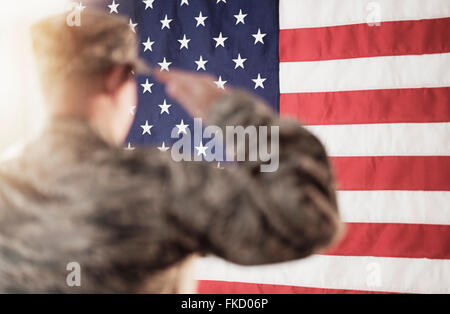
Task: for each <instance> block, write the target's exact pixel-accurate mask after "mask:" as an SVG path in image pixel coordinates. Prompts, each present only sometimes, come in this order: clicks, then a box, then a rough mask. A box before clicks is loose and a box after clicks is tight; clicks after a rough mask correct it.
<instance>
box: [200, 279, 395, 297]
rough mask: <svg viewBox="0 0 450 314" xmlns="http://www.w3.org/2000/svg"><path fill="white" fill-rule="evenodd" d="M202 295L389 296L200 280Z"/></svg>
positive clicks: (353, 291) (366, 292)
mask: <svg viewBox="0 0 450 314" xmlns="http://www.w3.org/2000/svg"><path fill="white" fill-rule="evenodd" d="M197 291H198V293H200V294H387V292H376V291H362V290H345V289H323V288H309V287H296V286H283V285H268V284H258V283H244V282H229V281H212V280H200V281H199V282H198V288H197Z"/></svg>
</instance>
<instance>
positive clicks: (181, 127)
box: [176, 120, 189, 134]
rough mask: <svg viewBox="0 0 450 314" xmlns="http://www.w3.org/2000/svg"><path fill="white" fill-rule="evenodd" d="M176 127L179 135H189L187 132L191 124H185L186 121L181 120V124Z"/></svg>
mask: <svg viewBox="0 0 450 314" xmlns="http://www.w3.org/2000/svg"><path fill="white" fill-rule="evenodd" d="M176 126H177V128H178V134H180V133H184V134H187V130H186V129H187V127H188V126H189V124H184V121H183V120H181V124H177V125H176Z"/></svg>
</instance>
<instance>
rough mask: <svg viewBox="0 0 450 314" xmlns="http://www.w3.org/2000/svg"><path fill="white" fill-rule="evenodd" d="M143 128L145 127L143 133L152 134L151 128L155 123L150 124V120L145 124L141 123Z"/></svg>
mask: <svg viewBox="0 0 450 314" xmlns="http://www.w3.org/2000/svg"><path fill="white" fill-rule="evenodd" d="M141 128H142V129H143V131H142V135H144V134H146V133H147V134H149V135H152V132H151V131H150V130H151V128H153V125H149V124H148V120H147V121H145V124H144V125H141Z"/></svg>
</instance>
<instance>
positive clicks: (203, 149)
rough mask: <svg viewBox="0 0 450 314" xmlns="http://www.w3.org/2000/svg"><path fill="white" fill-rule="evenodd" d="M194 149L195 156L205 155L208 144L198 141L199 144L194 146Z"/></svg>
mask: <svg viewBox="0 0 450 314" xmlns="http://www.w3.org/2000/svg"><path fill="white" fill-rule="evenodd" d="M195 149H196V150H198V153H197V156H201V155H203V156H205V157H206V150H207V149H208V146H203V143H202V142H200V146H195Z"/></svg>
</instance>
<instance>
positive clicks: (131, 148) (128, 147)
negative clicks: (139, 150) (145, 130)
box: [125, 142, 136, 150]
mask: <svg viewBox="0 0 450 314" xmlns="http://www.w3.org/2000/svg"><path fill="white" fill-rule="evenodd" d="M135 149H136V148H134V147H133V146H131V143H130V142H128V146H127V147H125V150H135Z"/></svg>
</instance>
